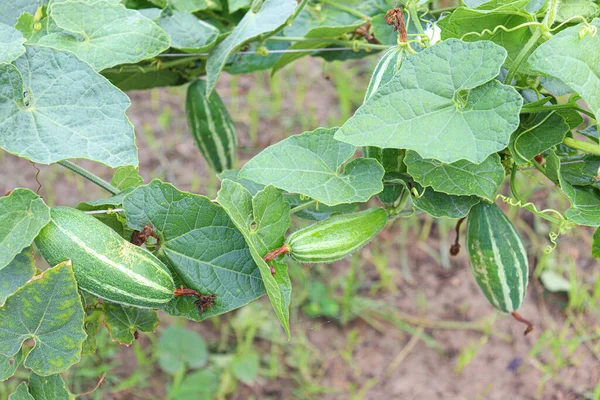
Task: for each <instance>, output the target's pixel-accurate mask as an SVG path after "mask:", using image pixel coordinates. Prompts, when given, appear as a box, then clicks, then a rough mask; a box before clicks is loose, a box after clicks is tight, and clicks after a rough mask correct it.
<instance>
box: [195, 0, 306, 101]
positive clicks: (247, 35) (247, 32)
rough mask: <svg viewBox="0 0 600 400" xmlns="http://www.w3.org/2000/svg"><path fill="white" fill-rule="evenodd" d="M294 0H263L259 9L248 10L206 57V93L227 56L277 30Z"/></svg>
mask: <svg viewBox="0 0 600 400" xmlns="http://www.w3.org/2000/svg"><path fill="white" fill-rule="evenodd" d="M296 6H297V3H296V1H295V0H265V1H264V3H263V4H262V6H261V7H260V10H258V11H256V12H255V11H253V10H249V11H248V12H247V13H246V15H244V18H242V20H241V21H240V22H239V23H238V25H237V26H236V27H235V28H234V29H233V31H232V32H231V33H230V34H229V36H228V37H227V38H226V39H225V40H223V41H222V42H221V43H219V45H218V46H217V47H215V48H214V49H213V50H212V51H211V53H210V56H209V57H208V61H207V64H206V74H207V78H208V85H207V95H208V94H210V92H212V91H213V89H214V87H215V84H216V82H217V79H218V78H219V75H220V73H221V70H222V69H223V67H224V66H225V63H226V61H227V58H228V57H229V56H230V55H231V54H232V53H234V52H235V51H236V50H238V49H239V48H240V47H242V46H243V45H244V44H245V43H247V42H248V41H250V40H252V39H254V38H256V37H257V36H259V35H262V34H268V33H269V32H273V31H275V30H277V29H278V28H279V27H281V25H283V24H284V23H285V22H286V21H287V20H288V18H289V17H290V16H291V15H292V13H293V12H294V10H295V8H296Z"/></svg>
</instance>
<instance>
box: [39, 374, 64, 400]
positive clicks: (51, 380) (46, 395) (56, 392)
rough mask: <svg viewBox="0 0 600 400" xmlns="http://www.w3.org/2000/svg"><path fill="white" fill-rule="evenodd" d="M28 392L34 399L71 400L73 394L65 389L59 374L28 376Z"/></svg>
mask: <svg viewBox="0 0 600 400" xmlns="http://www.w3.org/2000/svg"><path fill="white" fill-rule="evenodd" d="M29 393H30V394H31V395H32V396H33V398H34V399H35V400H71V399H73V395H72V394H71V393H70V392H69V389H67V385H65V381H63V379H62V377H61V376H60V375H59V374H56V375H50V376H39V375H37V374H31V375H30V376H29Z"/></svg>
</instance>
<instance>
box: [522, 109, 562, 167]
mask: <svg viewBox="0 0 600 400" xmlns="http://www.w3.org/2000/svg"><path fill="white" fill-rule="evenodd" d="M555 112H556V111H551V112H550V113H549V114H548V115H547V116H546V117H544V119H542V120H541V121H540V122H539V123H537V124H535V125H534V126H532V127H531V128H527V129H525V130H524V131H522V132H520V133H519V134H518V135H517V137H516V138H515V140H514V143H513V148H514V150H515V153H517V155H518V156H519V157H521V159H522V160H524V161H528V159H527V157H525V156H524V155H523V154H521V152H520V151H519V149H518V148H517V142H518V141H519V139H521V137H522V136H523V135H524V134H526V133H528V132H531V131H532V130H534V129H537V128H539V127H540V126H542V125H543V124H544V123H545V122H546V121H547V120H548V119H549V118H550V117H551V116H552V115H553V114H554V113H555Z"/></svg>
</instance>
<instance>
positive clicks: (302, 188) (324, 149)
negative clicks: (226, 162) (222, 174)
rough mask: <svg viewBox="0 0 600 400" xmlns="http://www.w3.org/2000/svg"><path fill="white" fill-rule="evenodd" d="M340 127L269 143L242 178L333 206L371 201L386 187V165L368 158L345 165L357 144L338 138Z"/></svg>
mask: <svg viewBox="0 0 600 400" xmlns="http://www.w3.org/2000/svg"><path fill="white" fill-rule="evenodd" d="M336 129H337V128H331V129H325V128H318V129H316V130H314V131H312V132H305V133H303V134H301V135H294V136H291V137H289V138H287V139H285V140H282V141H281V142H279V143H276V144H274V145H272V146H269V147H267V148H266V149H265V150H263V151H262V152H260V153H259V154H257V155H256V156H254V158H252V159H251V160H250V161H248V162H247V163H246V165H245V166H244V168H242V170H241V171H240V173H239V175H238V177H239V178H242V179H250V180H252V181H255V182H258V183H261V184H265V185H269V184H271V185H273V186H275V187H277V188H280V189H283V190H287V191H289V192H294V193H300V194H303V195H305V196H308V197H311V198H313V199H315V200H317V201H319V202H321V203H323V204H326V205H329V206H334V205H337V204H343V203H355V202H364V201H367V200H369V198H371V196H373V195H375V194H377V193H379V192H381V191H382V190H383V185H382V183H381V179H382V178H383V174H384V171H383V167H382V166H381V165H380V164H379V163H378V162H377V161H376V160H373V159H365V158H361V159H355V160H352V161H350V162H349V163H347V164H346V165H344V163H346V162H347V161H348V160H349V159H350V158H351V157H352V155H354V153H355V152H356V147H354V146H352V145H348V144H345V143H342V142H338V141H337V140H335V139H334V137H333V135H334V133H335V132H336ZM342 167H343V172H342Z"/></svg>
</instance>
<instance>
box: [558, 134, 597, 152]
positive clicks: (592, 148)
mask: <svg viewBox="0 0 600 400" xmlns="http://www.w3.org/2000/svg"><path fill="white" fill-rule="evenodd" d="M563 144H566V145H567V146H569V147H571V148H573V149H575V150H580V151H583V152H584V153H588V154H594V155H597V156H600V145H598V144H594V143H589V142H584V141H583V140H577V139H573V138H570V137H566V138H565V139H564V140H563Z"/></svg>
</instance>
